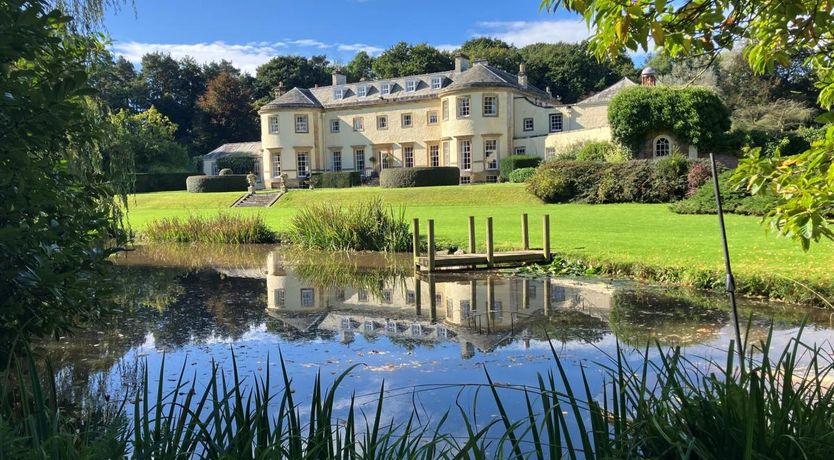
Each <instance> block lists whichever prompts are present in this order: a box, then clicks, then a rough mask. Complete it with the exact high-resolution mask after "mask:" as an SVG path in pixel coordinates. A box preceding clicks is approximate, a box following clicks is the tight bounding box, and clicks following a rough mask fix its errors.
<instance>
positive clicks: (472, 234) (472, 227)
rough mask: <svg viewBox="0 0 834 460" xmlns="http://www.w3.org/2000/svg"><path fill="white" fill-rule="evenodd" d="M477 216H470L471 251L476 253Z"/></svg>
mask: <svg viewBox="0 0 834 460" xmlns="http://www.w3.org/2000/svg"><path fill="white" fill-rule="evenodd" d="M476 250H477V249H476V248H475V216H469V253H470V254H475V251H476Z"/></svg>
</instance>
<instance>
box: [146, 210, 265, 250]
mask: <svg viewBox="0 0 834 460" xmlns="http://www.w3.org/2000/svg"><path fill="white" fill-rule="evenodd" d="M143 236H144V237H145V238H146V239H147V240H149V241H153V242H160V243H221V244H253V243H274V242H275V241H276V239H277V237H276V235H275V233H274V232H272V230H270V229H269V227H267V225H266V224H265V223H264V220H263V218H262V217H261V216H259V215H234V214H228V213H222V212H221V213H218V214H216V215H214V216H210V217H204V216H197V215H190V216H188V217H183V218H179V217H165V218H162V219H158V220H155V221H152V222H150V223H148V225H147V227H146V228H145V231H144V233H143Z"/></svg>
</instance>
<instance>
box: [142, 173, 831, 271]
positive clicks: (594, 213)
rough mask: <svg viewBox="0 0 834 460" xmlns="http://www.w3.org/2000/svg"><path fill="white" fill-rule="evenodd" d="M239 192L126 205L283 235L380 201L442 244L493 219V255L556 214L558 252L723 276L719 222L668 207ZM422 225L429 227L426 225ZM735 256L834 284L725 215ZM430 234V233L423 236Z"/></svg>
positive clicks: (822, 262) (795, 251)
mask: <svg viewBox="0 0 834 460" xmlns="http://www.w3.org/2000/svg"><path fill="white" fill-rule="evenodd" d="M240 195H241V194H240V193H211V194H192V193H187V192H160V193H148V194H141V195H136V196H134V197H132V198H131V200H130V222H131V224H132V225H133V227H134V228H135V229H137V230H139V231H140V232H141V229H142V228H143V227H144V226H145V224H146V223H147V222H149V221H150V220H153V219H158V218H161V217H167V216H183V215H188V214H212V213H216V212H217V211H218V210H225V211H229V212H238V213H260V214H261V215H262V216H263V217H264V219H265V220H266V222H267V223H268V224H269V225H270V226H271V227H273V228H274V229H275V230H279V231H280V230H284V229H286V228H287V227H288V225H289V218H290V217H291V216H292V215H293V213H294V212H295V211H296V210H297V209H299V208H302V207H304V206H306V205H307V204H310V203H316V202H329V203H340V204H342V203H351V202H356V201H358V200H364V199H370V198H372V197H375V196H380V197H382V199H383V200H384V201H385V202H386V203H388V204H391V205H395V206H400V205H404V206H406V210H407V211H406V214H407V215H408V217H409V218H413V217H418V218H420V219H421V221H423V222H425V220H426V219H430V218H431V219H434V220H435V229H436V232H437V238H438V241H440V242H445V243H453V244H459V245H465V243H466V234H467V227H466V219H467V216H470V215H473V216H475V217H476V225H477V237H478V238H479V239H480V241H479V243H483V236H484V232H485V230H484V222H485V218H486V217H487V216H492V217H493V220H494V228H495V241H496V248H498V249H509V248H512V247H518V246H519V244H520V239H521V238H520V223H519V222H520V216H521V214H522V213H525V212H526V213H527V214H529V216H530V229H531V231H530V238H531V244H532V245H534V246H535V245H540V244H541V216H542V215H543V214H545V213H547V214H550V218H551V226H552V245H553V247H554V249H555V250H556V251H561V252H563V253H566V254H571V255H578V256H583V257H586V258H591V259H597V260H607V261H611V262H624V263H643V264H646V265H654V266H664V267H675V268H692V269H707V270H721V269H723V262H722V256H721V243H720V239H719V235H718V223H717V220H716V217H715V216H712V215H706V216H685V215H678V214H675V213H673V212H671V211H670V210H669V207H668V205H664V204H616V205H581V204H559V205H545V204H542V203H541V202H539V200H538V199H536V198H535V197H533V196H531V195H529V194H528V193H527V192H526V191H525V190H524V186H523V185H519V184H484V185H473V186H462V187H457V186H456V187H426V188H418V189H393V190H392V189H380V188H356V189H341V190H338V189H320V190H314V191H307V190H298V191H291V192H290V193H288V194H287V195H286V196H284V197H282V198H281V199H280V200H279V201H278V203H276V204H275V206H273V207H272V208H268V209H230V208H228V206H230V205H231V204H232V203H233V202H234V201H235V200H236V199H237V198H238V197H240ZM423 225H424V228H425V224H423ZM727 232H728V236H729V240H730V251H731V254H732V257H733V264H734V267H735V269H736V272H737V273H739V274H742V275H760V276H764V277H768V278H772V277H773V275H776V276H777V277H778V276H779V275H782V276H787V277H791V278H795V279H802V280H809V281H813V282H814V284H817V285H828V286H831V285H832V284H834V276H833V275H832V272H834V270H832V268H834V244H832V243H830V242H825V243H823V244H819V245H815V246H813V247H812V249H811V251H809V252H808V253H803V252H802V250H801V249H800V248H799V246H798V245H797V244H796V243H794V242H792V241H789V240H785V239H782V238H778V237H776V236H774V235H768V234H766V232H765V228H764V227H763V226H762V225H760V224H759V219H758V218H756V217H748V216H736V215H728V216H727ZM423 234H425V230H423Z"/></svg>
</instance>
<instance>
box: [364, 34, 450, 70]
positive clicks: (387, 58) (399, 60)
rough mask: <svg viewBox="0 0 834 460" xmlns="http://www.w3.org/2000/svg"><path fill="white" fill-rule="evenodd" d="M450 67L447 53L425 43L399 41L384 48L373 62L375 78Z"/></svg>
mask: <svg viewBox="0 0 834 460" xmlns="http://www.w3.org/2000/svg"><path fill="white" fill-rule="evenodd" d="M451 67H452V58H451V56H450V55H449V54H448V53H443V52H442V51H440V50H438V49H437V48H434V47H432V46H429V45H427V44H425V43H419V44H417V45H409V44H408V43H406V42H399V43H397V44H396V45H394V46H393V47H391V48H388V49H387V50H385V51H384V52H383V53H382V54H380V55H379V57H377V58H376V59H374V62H373V71H374V74H375V75H376V77H377V78H393V77H402V76H406V75H417V74H424V73H432V72H442V71H444V70H449V69H450V68H451Z"/></svg>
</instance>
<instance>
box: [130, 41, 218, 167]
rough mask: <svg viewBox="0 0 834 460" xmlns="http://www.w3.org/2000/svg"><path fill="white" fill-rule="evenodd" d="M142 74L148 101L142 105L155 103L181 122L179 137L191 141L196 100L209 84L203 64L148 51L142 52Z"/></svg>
mask: <svg viewBox="0 0 834 460" xmlns="http://www.w3.org/2000/svg"><path fill="white" fill-rule="evenodd" d="M139 78H140V80H141V82H142V85H144V87H145V88H146V91H147V92H146V94H147V104H146V105H145V106H144V107H141V109H142V110H147V109H148V108H150V107H151V106H153V107H155V108H156V109H157V110H159V112H161V113H162V114H163V115H165V116H166V117H168V118H169V119H170V120H171V121H172V122H174V123H175V124H176V125H177V126H178V128H177V139H178V140H180V141H182V142H183V143H185V144H189V143H190V141H191V139H192V132H191V131H192V127H193V123H194V112H195V110H194V109H195V103H196V102H197V98H198V97H199V96H200V94H202V93H203V92H204V91H205V87H206V83H205V78H204V77H203V72H202V68H201V67H200V65H199V64H197V62H196V61H195V60H194V59H192V58H189V57H186V58H183V59H181V60H179V61H177V60H175V59H174V58H172V57H171V56H170V55H168V54H163V53H149V54H146V55H144V56H142V71H141V73H140V74H139ZM192 153H193V152H192Z"/></svg>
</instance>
